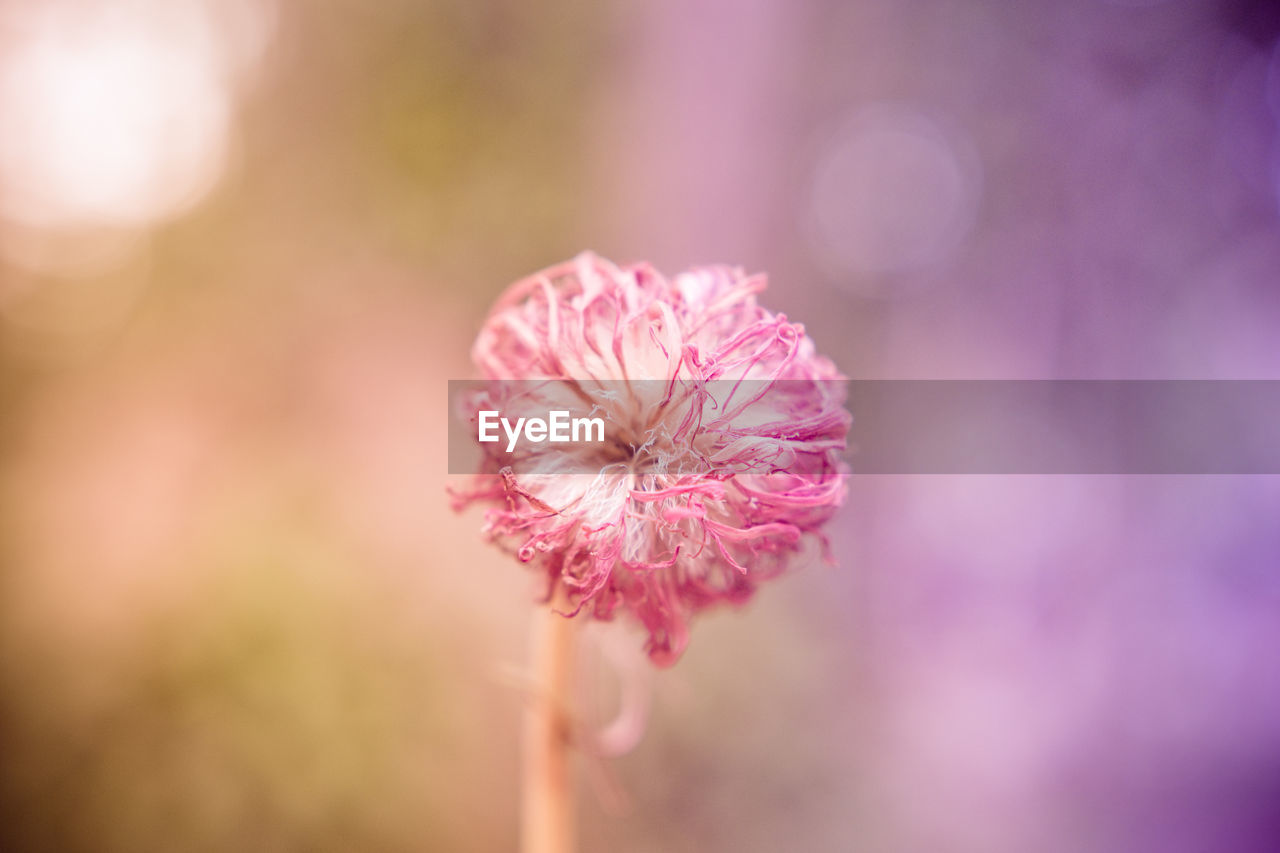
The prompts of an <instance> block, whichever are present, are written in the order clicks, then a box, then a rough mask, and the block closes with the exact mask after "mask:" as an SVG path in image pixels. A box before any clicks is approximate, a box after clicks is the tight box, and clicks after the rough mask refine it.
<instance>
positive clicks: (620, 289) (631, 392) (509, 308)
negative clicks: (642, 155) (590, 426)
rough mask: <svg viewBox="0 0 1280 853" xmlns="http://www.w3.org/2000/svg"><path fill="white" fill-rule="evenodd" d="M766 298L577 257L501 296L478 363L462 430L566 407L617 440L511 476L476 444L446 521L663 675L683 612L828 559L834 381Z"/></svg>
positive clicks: (837, 495) (745, 280)
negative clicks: (462, 527)
mask: <svg viewBox="0 0 1280 853" xmlns="http://www.w3.org/2000/svg"><path fill="white" fill-rule="evenodd" d="M765 286H766V283H765V279H764V277H763V276H745V275H743V273H742V271H741V270H738V269H732V268H728V267H719V266H717V267H705V268H698V269H693V270H690V271H688V272H685V273H681V274H680V275H677V276H675V277H674V278H673V279H670V280H668V279H667V278H665V277H664V276H662V275H661V274H660V273H658V272H657V271H655V270H654V269H652V268H651V267H650V266H648V265H646V264H636V265H632V266H624V267H618V266H615V265H614V264H612V263H610V262H609V261H606V260H604V259H602V258H599V257H597V256H595V255H592V254H590V253H584V254H582V255H579V256H578V257H577V258H575V259H573V260H571V261H568V262H565V263H562V264H559V265H557V266H554V267H551V268H549V269H547V270H544V271H543V272H540V273H537V274H535V275H533V276H530V277H529V278H526V279H524V280H522V281H519V282H517V283H516V284H514V285H512V286H511V288H509V289H508V290H507V292H506V293H505V294H504V295H503V296H502V297H501V298H500V299H499V300H498V302H497V304H496V305H495V306H494V308H493V310H492V311H491V313H490V314H489V317H488V320H487V321H486V322H485V324H484V328H483V329H482V330H481V332H480V335H479V337H478V339H477V340H476V343H475V347H474V349H473V352H472V357H473V359H474V360H475V363H476V365H477V366H478V367H479V369H480V371H481V372H482V374H483V375H484V377H485V378H486V379H487V380H489V381H488V382H487V384H486V385H485V387H484V389H483V390H482V391H479V392H477V393H476V394H473V395H472V396H471V397H470V398H469V399H468V400H467V402H466V404H465V408H466V412H465V413H466V414H468V415H469V416H471V417H472V418H473V419H474V418H475V416H476V414H477V413H478V412H479V411H480V410H482V409H495V410H500V411H504V412H506V411H520V412H532V411H537V410H541V411H543V412H545V411H547V410H549V409H553V408H565V407H568V406H575V407H577V410H578V411H584V412H587V413H589V414H594V415H597V416H602V417H603V418H604V419H605V420H606V421H607V422H608V423H609V425H610V432H611V436H610V440H609V441H608V442H605V443H603V444H590V443H585V442H584V443H578V444H573V445H569V446H566V445H563V444H560V445H552V444H540V445H534V446H532V447H530V448H526V449H525V450H524V451H522V453H521V454H519V455H517V456H516V457H512V456H511V455H510V454H508V453H507V452H506V448H505V447H504V446H502V445H501V444H485V445H481V449H482V451H483V452H484V454H485V461H484V464H483V467H482V473H481V475H480V476H479V477H478V478H477V481H476V484H475V486H474V487H473V488H472V489H471V490H470V491H468V492H466V493H464V494H461V495H459V496H458V501H457V503H458V505H459V506H462V505H465V504H467V503H469V502H472V501H480V502H483V503H484V504H486V505H487V506H488V511H487V514H486V524H485V530H486V533H487V534H488V535H489V536H490V537H491V538H492V539H493V540H494V541H496V542H498V543H499V544H501V545H503V546H504V547H506V548H508V549H509V550H511V551H512V552H514V553H515V554H516V555H517V556H518V557H519V559H520V560H521V561H523V562H526V563H529V564H530V565H531V566H532V567H533V568H534V569H535V570H536V571H538V572H539V573H541V574H542V575H543V576H544V577H545V578H546V581H547V599H548V600H549V601H551V600H554V601H561V602H567V603H568V607H569V608H570V609H571V613H570V615H577V614H579V613H586V614H589V615H590V616H593V617H595V618H598V619H609V618H611V617H612V616H613V615H614V614H616V613H617V612H619V611H623V612H625V613H629V614H630V615H632V616H634V617H635V618H636V619H637V620H638V621H639V622H640V623H641V624H642V625H643V626H644V627H645V628H646V629H647V631H648V633H649V640H648V644H647V646H646V648H647V651H648V652H649V655H650V657H651V659H652V660H653V661H654V662H655V663H656V664H658V665H662V666H665V665H669V664H671V663H673V662H674V661H675V660H676V659H677V658H678V657H679V656H680V654H681V653H682V652H683V651H684V648H685V646H686V645H687V643H688V623H689V619H690V617H691V616H692V615H693V614H694V613H696V612H698V611H699V610H702V609H703V608H705V607H708V606H710V605H712V604H714V603H716V602H721V601H727V602H734V603H738V602H742V601H745V600H746V599H747V598H749V597H750V596H751V594H752V593H753V592H754V591H755V588H756V586H757V584H759V583H760V582H761V581H762V580H766V579H768V578H771V577H774V576H775V575H777V574H779V573H780V572H782V571H784V570H785V569H786V568H787V566H788V564H789V563H790V562H792V561H793V560H794V558H795V557H796V556H797V555H798V554H800V553H802V552H803V551H805V550H806V546H807V545H808V544H809V543H811V542H814V541H816V542H819V543H821V544H822V546H823V547H824V549H825V540H823V539H822V537H821V534H820V533H819V532H818V531H819V528H820V527H821V526H822V524H823V523H824V522H825V521H826V520H827V519H828V518H830V517H831V515H832V514H833V512H834V511H835V508H836V507H837V506H838V505H839V504H840V502H841V501H842V500H843V497H844V493H845V487H846V483H845V475H846V474H847V468H846V466H845V465H844V463H843V461H842V456H841V454H842V451H843V449H844V444H845V437H846V435H847V432H848V429H849V424H850V417H849V414H848V412H846V411H845V409H844V406H843V403H844V396H843V393H844V391H843V384H842V383H841V382H840V381H839V380H842V379H843V377H842V376H841V375H840V374H839V372H838V371H837V370H836V369H835V367H834V366H833V365H832V364H831V362H830V361H829V360H827V359H826V358H823V357H822V356H819V355H817V354H816V352H815V351H814V346H813V342H812V341H811V340H810V339H809V338H808V337H807V336H806V335H805V334H804V328H803V327H802V326H800V325H799V324H796V323H791V322H788V320H787V318H786V317H785V316H784V315H775V314H772V313H770V312H768V311H766V310H765V309H763V308H761V307H760V306H758V305H757V304H756V294H757V293H759V292H761V291H762V290H764V289H765ZM513 461H518V463H519V464H517V465H513Z"/></svg>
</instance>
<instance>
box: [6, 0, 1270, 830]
mask: <svg viewBox="0 0 1280 853" xmlns="http://www.w3.org/2000/svg"><path fill="white" fill-rule="evenodd" d="M1278 39H1280V7H1277V6H1276V5H1275V4H1273V3H1270V2H1268V0H1165V1H1164V2H1161V0H1111V2H1103V0H1077V2H1071V3H1061V2H1050V0H1029V1H1028V2H1020V3H997V2H979V0H850V1H849V2H842V0H745V2H744V1H743V0H737V2H732V0H689V2H683V3H675V2H654V3H641V2H634V0H633V2H614V3H589V2H586V0H556V2H544V3H538V4H532V3H518V2H513V0H499V1H498V2H465V0H447V1H446V2H423V0H412V1H411V0H381V2H378V3H359V2H353V0H310V2H302V0H101V2H94V0H39V1H38V2H37V0H0V848H3V849H5V850H14V851H28V850H31V851H35V850H58V851H89V850H93V851H116V850H120V851H150V850H165V851H170V850H197V851H198V850H211V851H212V850H229V849H252V850H269V851H293V850H308V851H311V850H361V851H408V850H441V851H453V850H460V851H470V850H476V851H488V850H508V849H512V848H513V847H514V843H515V837H516V803H517V791H516V782H515V774H516V769H517V752H518V743H517V741H518V737H517V734H518V723H519V716H520V710H521V707H522V696H521V691H520V688H519V687H518V684H519V679H518V677H513V675H512V674H513V673H517V674H518V672H519V668H520V667H521V666H522V665H523V664H522V661H523V659H524V656H525V636H526V629H527V622H528V617H529V601H530V598H531V596H532V595H533V593H534V589H533V587H532V585H531V583H530V581H529V579H528V578H527V577H526V575H525V574H524V573H523V571H522V570H521V569H520V568H519V567H518V566H517V565H516V564H515V563H514V561H512V560H510V559H509V558H506V557H504V556H503V555H501V554H499V553H497V552H496V551H492V550H490V549H488V548H486V547H485V546H484V545H483V544H482V543H481V541H480V535H479V525H480V518H479V514H478V513H477V512H471V513H468V514H466V515H464V516H462V517H461V518H459V517H456V516H454V515H453V514H452V513H451V512H450V511H449V509H448V502H447V499H446V495H445V493H444V488H445V485H446V483H447V479H448V478H447V477H446V475H445V452H444V446H443V442H444V435H445V422H446V421H445V419H446V417H447V411H446V406H445V403H444V399H445V383H446V380H447V379H449V378H466V377H468V376H470V375H472V374H471V370H470V367H469V364H468V357H467V353H468V348H469V345H470V340H471V338H472V336H473V335H474V333H475V331H476V330H477V328H478V325H479V323H480V322H481V320H482V318H483V316H484V312H485V310H486V307H487V305H488V303H489V302H490V301H491V300H492V299H493V298H494V297H495V296H496V295H497V294H498V293H499V291H500V290H501V289H502V288H503V287H504V286H505V285H506V284H507V283H508V282H509V281H511V280H513V279H515V278H517V277H520V276H522V275H524V274H526V273H528V272H530V271H532V270H534V269H537V268H539V267H542V266H545V265H547V264H549V263H552V262H554V261H557V260H560V259H563V258H566V257H568V256H570V255H572V254H574V253H576V252H577V251H579V250H581V249H584V248H592V249H595V250H596V251H599V252H601V253H603V254H605V255H607V256H610V257H613V258H615V259H616V260H619V261H628V260H635V259H647V260H651V261H653V262H654V263H655V264H657V265H658V266H659V268H661V269H664V270H666V271H668V272H674V271H676V270H678V269H679V268H681V267H683V266H686V265H689V264H692V263H705V262H721V261H723V262H730V263H735V264H741V265H743V266H745V267H747V268H748V269H749V270H766V271H768V272H769V273H770V276H771V280H772V286H771V289H770V291H769V292H768V293H767V294H766V295H765V297H764V300H763V301H764V303H765V304H766V305H767V306H768V307H770V308H773V309H774V310H778V311H784V312H786V313H787V314H788V315H789V316H791V317H793V318H796V319H800V320H803V321H805V322H806V324H807V326H808V329H809V331H810V333H811V334H812V336H813V337H814V338H815V339H816V341H817V342H818V345H819V347H820V348H821V349H822V350H823V351H825V352H826V353H827V354H829V355H830V356H832V357H833V358H834V360H835V361H836V362H837V364H838V365H839V366H840V367H841V368H842V369H843V370H844V371H845V372H846V373H847V374H849V375H850V376H853V377H856V378H867V379H871V378H1029V379H1035V378H1076V379H1090V378H1112V379H1114V378H1197V379H1214V378H1236V379H1240V378H1277V377H1280V345H1278V343H1277V335H1276V330H1277V329H1280V47H1278V46H1277V45H1278ZM856 414H857V413H855V416H856ZM831 535H832V540H833V546H834V552H835V556H836V558H837V561H838V565H837V566H836V567H835V568H829V567H825V566H813V567H810V568H807V569H805V570H804V571H801V572H799V573H796V574H794V575H792V576H790V577H788V578H785V579H782V580H779V581H777V582H775V583H773V584H772V585H771V586H769V587H767V588H765V589H764V590H763V592H762V593H761V595H760V596H759V597H758V598H757V599H756V600H755V601H754V602H752V603H751V604H750V605H749V606H747V607H746V608H744V609H742V610H741V611H739V612H736V613H720V614H714V615H711V616H709V617H708V618H706V619H704V620H702V621H701V622H700V623H699V624H698V625H697V626H695V630H694V635H693V642H692V645H691V647H690V650H689V652H688V654H687V655H686V657H685V658H684V659H683V660H682V661H681V662H680V663H679V665H678V666H676V667H675V668H674V669H672V670H669V671H664V672H661V673H657V674H655V676H654V677H653V679H652V690H653V707H652V711H651V715H650V717H651V719H650V725H649V730H648V732H647V734H646V736H645V738H644V740H643V741H642V742H641V743H640V744H639V746H638V747H637V748H636V750H635V751H634V752H632V753H631V754H629V755H627V756H625V757H623V758H620V759H618V760H615V761H611V762H607V763H597V764H593V765H592V767H593V772H592V773H590V774H587V775H586V776H584V781H583V782H582V791H581V795H582V801H581V816H580V817H581V824H582V840H583V849H584V850H589V851H593V850H611V851H652V850H663V851H712V850H724V851H730V850H732V851H777V850H784V849H785V850H805V851H809V850H813V851H844V850H860V851H884V853H894V852H896V851H902V853H908V851H910V852H911V853H915V851H931V852H932V851H983V853H987V851H1027V850H1036V851H1050V852H1052V851H1063V852H1064V853H1067V851H1161V853H1180V851H1242V852H1243V853H1248V852H1249V851H1271V850H1276V849H1280V654H1278V653H1277V652H1278V650H1280V482H1277V479H1276V478H1268V477H1119V476H1116V477H1104V476H1091V477H1026V476H1023V477H980V476H965V477H941V476H933V477H924V476H918V477H906V476H900V477H868V476H862V477H855V478H854V479H853V480H852V485H851V490H850V496H849V500H848V503H847V505H846V507H845V508H844V510H843V512H842V515H841V516H840V517H839V519H837V521H836V523H835V524H833V525H832V532H831ZM640 642H641V637H640V635H639V634H638V633H636V632H633V631H630V630H629V629H628V628H626V627H625V626H616V628H615V630H611V631H593V632H592V633H591V635H590V636H589V637H588V640H587V642H585V643H584V652H583V654H584V667H585V671H586V680H587V682H588V683H589V686H590V689H591V690H592V691H593V695H595V696H596V697H597V699H598V710H599V721H601V722H603V721H605V720H607V719H608V717H609V716H610V713H611V710H612V709H613V708H614V707H616V706H617V704H618V702H619V701H620V700H619V698H618V697H619V694H620V693H621V691H622V687H621V685H622V684H624V683H626V682H625V679H624V678H623V676H622V675H620V674H619V673H620V672H621V673H625V672H626V671H627V668H628V666H629V664H625V663H624V664H611V663H610V660H612V659H613V658H612V657H611V655H613V652H609V649H610V648H611V647H617V646H618V645H619V644H620V645H622V646H624V647H636V646H638V645H639V644H640ZM593 719H595V718H593ZM610 780H611V781H610ZM619 791H620V792H622V793H623V794H624V795H625V797H624V798H623V799H625V802H622V801H620V800H619V798H618V796H616V794H617V792H619Z"/></svg>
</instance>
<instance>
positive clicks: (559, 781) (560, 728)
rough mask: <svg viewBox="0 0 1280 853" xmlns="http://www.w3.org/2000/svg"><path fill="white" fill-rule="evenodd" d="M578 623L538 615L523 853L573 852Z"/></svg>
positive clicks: (527, 723) (527, 724)
mask: <svg viewBox="0 0 1280 853" xmlns="http://www.w3.org/2000/svg"><path fill="white" fill-rule="evenodd" d="M573 633H574V622H573V620H572V619H567V618H565V617H564V616H561V615H560V614H558V613H556V612H554V610H551V609H543V608H538V609H536V610H535V611H534V618H533V636H532V647H533V648H532V654H533V668H534V669H533V672H534V678H535V679H536V680H537V684H536V687H535V690H534V693H533V696H532V699H531V702H530V704H529V707H528V709H527V710H526V711H525V720H524V780H523V781H524V785H523V800H522V803H521V811H522V815H521V828H520V850H521V851H522V853H571V851H573V849H574V846H575V844H574V818H573V811H574V810H573V773H572V768H571V766H570V755H569V740H570V720H569V712H568V699H569V684H570V680H571V677H572V670H573Z"/></svg>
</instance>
